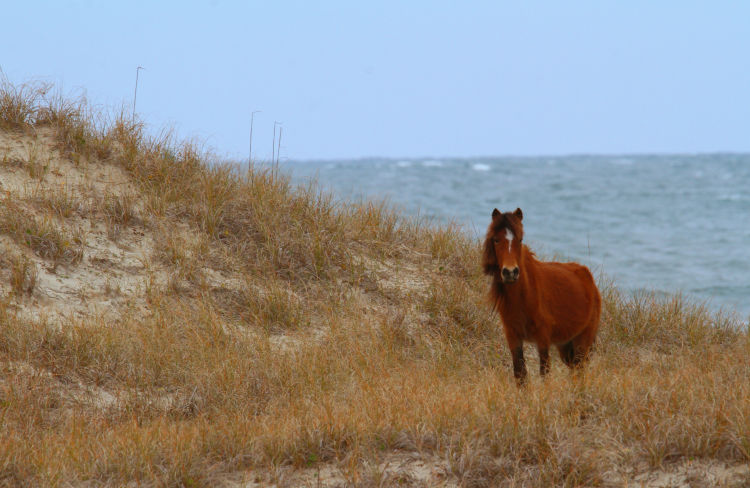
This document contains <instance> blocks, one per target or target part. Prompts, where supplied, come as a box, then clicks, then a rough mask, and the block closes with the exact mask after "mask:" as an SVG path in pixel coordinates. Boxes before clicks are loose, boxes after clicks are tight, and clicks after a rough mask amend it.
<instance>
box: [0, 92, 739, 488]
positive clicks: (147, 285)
mask: <svg viewBox="0 0 750 488" xmlns="http://www.w3.org/2000/svg"><path fill="white" fill-rule="evenodd" d="M149 134H150V133H149V132H148V131H146V130H145V128H144V126H143V124H142V123H141V122H140V121H138V120H132V119H131V118H130V116H129V114H128V113H127V111H122V112H113V113H106V111H103V110H100V111H97V110H95V109H93V108H92V106H91V105H90V104H88V102H86V101H85V100H84V99H82V98H66V97H65V96H63V95H61V94H60V93H58V92H56V91H55V90H54V89H52V88H50V87H48V86H45V85H42V84H34V83H31V84H26V85H21V86H15V85H12V84H10V83H8V82H7V81H5V82H3V84H2V87H1V88H0V433H1V435H2V442H0V485H3V486H29V485H38V486H70V485H75V486H77V485H85V486H100V485H103V486H110V485H111V486H122V485H127V484H132V485H133V486H188V487H191V486H216V485H219V486H265V485H271V484H273V485H276V486H675V485H676V486H679V485H681V484H684V485H685V486H747V485H748V484H750V468H748V466H749V465H750V331H749V330H748V327H747V325H746V324H745V323H743V322H742V321H741V320H740V319H739V318H737V317H735V316H733V315H732V314H731V313H727V314H723V313H715V312H712V311H710V309H708V308H707V307H706V306H704V305H701V304H695V303H691V302H689V301H687V300H684V299H683V298H682V297H680V296H679V295H677V296H674V297H663V296H660V295H657V294H653V293H638V294H628V293H624V292H622V291H619V290H618V289H617V287H616V285H615V284H613V283H610V282H608V281H607V280H606V279H605V278H602V277H600V278H599V279H598V284H599V287H600V289H601V291H602V297H603V300H604V303H603V314H602V325H601V328H600V333H599V337H598V339H597V344H596V348H595V352H594V354H593V356H592V359H591V361H590V363H589V364H588V365H587V367H586V369H585V370H583V371H580V372H576V373H571V372H570V371H569V370H568V369H567V368H566V367H565V366H564V365H563V364H562V362H561V361H560V359H559V358H558V357H557V356H556V355H555V356H554V357H553V361H552V371H551V373H550V374H549V375H548V376H547V377H546V378H545V379H541V378H540V377H539V375H538V372H537V369H536V368H535V366H534V364H533V361H534V360H535V359H534V358H535V357H536V354H535V352H534V351H531V350H528V351H527V357H528V358H529V359H530V363H532V364H530V365H529V371H530V373H531V374H530V378H529V382H528V385H527V386H526V387H524V388H523V389H519V388H517V387H516V384H515V382H514V380H513V377H512V373H511V365H510V355H509V354H508V351H507V348H506V345H505V339H504V336H503V332H502V327H501V324H500V321H499V317H498V316H497V315H496V314H494V313H493V312H492V311H491V310H490V307H489V306H488V304H487V301H486V295H487V288H488V279H487V277H485V276H484V275H483V274H482V270H481V267H480V261H479V260H480V258H479V256H480V243H479V242H477V241H476V240H474V239H473V238H470V237H468V236H467V235H465V234H464V233H462V232H461V231H460V229H458V228H455V227H451V226H440V225H434V224H433V223H430V222H426V221H424V220H419V219H414V218H409V217H406V216H404V215H401V214H400V213H399V212H398V211H397V210H395V209H393V208H391V207H390V206H389V205H387V204H385V203H382V202H377V201H363V202H358V203H357V202H355V203H348V202H340V201H337V200H336V199H335V198H334V197H333V196H332V195H330V194H327V193H325V192H321V191H319V190H318V189H317V188H316V187H315V186H314V185H309V186H303V187H296V186H293V185H292V184H291V183H290V179H289V177H288V176H287V175H285V174H283V173H282V172H280V171H279V170H278V168H276V167H273V166H265V165H256V166H254V167H251V168H249V169H248V168H247V167H239V166H237V165H232V164H229V163H222V162H221V161H219V160H218V158H216V157H215V156H213V155H212V154H211V153H210V152H208V151H204V150H203V149H202V148H201V147H200V145H196V144H194V143H191V142H183V141H177V140H175V139H174V138H173V137H172V136H171V135H170V133H169V132H164V133H162V134H159V135H156V136H153V135H149ZM490 210H491V209H489V210H488V215H489V211H490ZM529 217H531V218H533V216H528V217H527V218H529ZM527 240H529V241H531V242H533V236H527ZM659 483H662V484H659Z"/></svg>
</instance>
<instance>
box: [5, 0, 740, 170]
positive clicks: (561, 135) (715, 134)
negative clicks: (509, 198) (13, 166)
mask: <svg viewBox="0 0 750 488" xmlns="http://www.w3.org/2000/svg"><path fill="white" fill-rule="evenodd" d="M2 16H3V19H4V20H3V22H2V28H1V29H0V68H1V69H2V71H3V72H4V73H5V76H6V77H8V78H9V79H10V81H11V82H13V83H16V84H17V83H20V82H23V81H28V80H30V79H41V80H44V81H49V82H53V83H55V85H57V86H58V87H59V88H62V89H63V90H64V91H65V92H66V93H76V92H77V91H80V90H85V93H86V94H87V96H88V98H89V100H90V101H91V102H93V103H96V104H99V105H103V106H120V105H122V104H125V105H129V106H132V102H133V88H134V82H135V69H136V67H137V66H139V65H140V66H144V67H145V68H146V70H145V71H142V72H141V75H140V83H139V91H138V105H137V109H138V113H139V114H140V116H141V117H142V118H143V120H145V121H146V122H147V123H148V124H149V125H150V126H151V127H152V128H154V129H158V128H161V127H163V126H165V125H174V126H175V127H176V129H177V131H178V133H179V134H180V135H181V136H183V137H187V136H196V137H198V138H199V139H201V140H203V141H205V142H206V144H207V145H208V146H210V147H213V148H215V150H216V151H217V152H218V153H219V154H221V155H228V156H231V157H236V158H247V153H248V140H249V137H248V136H249V128H250V112H251V111H253V110H262V113H259V114H256V117H255V131H254V138H253V149H254V150H253V152H254V156H255V157H256V158H258V159H263V158H270V153H271V141H272V136H273V135H272V127H273V123H274V121H280V122H282V123H283V130H284V135H283V140H282V150H281V153H282V157H283V158H290V159H299V158H343V157H361V156H390V157H420V156H425V157H427V156H433V157H440V156H476V155H485V156H492V155H533V154H567V153H642V152H707V151H750V2H740V1H711V2H708V1H700V2H691V1H684V0H679V1H677V0H674V1H666V0H664V1H658V2H655V1H651V0H649V1H634V0H629V1H606V0H596V1H586V2H584V1H569V2H560V1H547V2H542V1H513V2H500V1H498V2H459V1H412V2H407V1H372V2H359V1H341V2H334V1H328V2H326V1H300V2H291V1H255V2H239V1H237V2H229V1H219V0H214V1H210V2H208V1H206V2H189V1H187V2H186V1H179V2H177V1H158V2H157V1H148V2H140V1H135V2H131V1H129V2H104V1H101V2H95V1H67V2H66V1H56V2H51V1H50V2H38V1H36V2H35V1H15V2H5V3H4V5H3V6H2Z"/></svg>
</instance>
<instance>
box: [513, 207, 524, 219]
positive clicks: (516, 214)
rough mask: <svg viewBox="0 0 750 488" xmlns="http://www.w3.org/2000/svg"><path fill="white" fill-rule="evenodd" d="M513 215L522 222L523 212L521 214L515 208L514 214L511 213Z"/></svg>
mask: <svg viewBox="0 0 750 488" xmlns="http://www.w3.org/2000/svg"><path fill="white" fill-rule="evenodd" d="M513 215H515V216H516V218H517V219H518V220H519V221H521V220H523V212H521V209H520V208H517V209H516V211H515V212H513Z"/></svg>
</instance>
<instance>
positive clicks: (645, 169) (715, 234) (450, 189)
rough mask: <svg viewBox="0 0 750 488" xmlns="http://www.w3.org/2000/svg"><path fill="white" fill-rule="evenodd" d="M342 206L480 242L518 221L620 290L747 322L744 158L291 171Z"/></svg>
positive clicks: (400, 164)
mask: <svg viewBox="0 0 750 488" xmlns="http://www.w3.org/2000/svg"><path fill="white" fill-rule="evenodd" d="M282 166H283V168H284V169H286V170H288V171H290V172H291V174H292V178H293V181H295V182H299V183H301V182H306V181H309V180H310V179H315V180H317V182H318V183H319V184H320V185H321V186H322V187H323V188H324V189H327V190H331V191H333V192H334V194H335V195H337V197H338V198H341V199H359V198H387V199H388V200H389V201H390V202H391V203H392V204H394V205H396V206H397V207H400V208H401V209H403V210H404V211H405V212H407V213H409V214H413V215H416V214H419V215H422V216H427V217H431V218H434V219H435V220H437V221H438V222H455V223H457V224H459V225H461V226H462V228H463V229H464V230H465V231H466V232H467V233H469V234H470V235H472V236H477V237H478V238H479V237H480V236H482V235H483V234H484V233H485V231H486V229H487V225H488V224H489V222H490V215H491V213H492V209H493V208H495V207H497V208H498V209H499V210H501V211H509V210H515V208H516V207H520V208H521V209H522V210H523V212H524V232H525V239H524V240H525V242H526V243H527V244H528V245H529V246H530V247H531V248H532V249H533V250H534V251H536V252H537V254H538V255H540V256H542V257H545V258H555V259H559V260H575V261H579V262H582V263H584V264H586V265H588V266H589V267H591V268H592V270H593V271H594V272H595V274H596V273H597V272H601V273H603V274H604V275H606V276H608V277H610V278H612V279H614V280H615V282H616V284H617V285H618V286H619V287H620V288H623V289H626V290H642V289H646V290H655V291H657V292H663V293H670V294H671V293H683V294H684V295H686V296H688V297H691V298H692V299H694V300H695V301H698V302H705V303H707V304H708V306H709V307H711V308H712V309H723V310H725V311H727V312H734V311H736V312H737V313H738V314H739V315H740V317H741V318H745V319H746V318H748V317H749V316H750V154H706V155H639V156H563V157H501V158H475V159H470V158H466V159H403V160H399V159H361V160H353V161H343V160H339V161H290V162H286V163H284V164H283V165H282Z"/></svg>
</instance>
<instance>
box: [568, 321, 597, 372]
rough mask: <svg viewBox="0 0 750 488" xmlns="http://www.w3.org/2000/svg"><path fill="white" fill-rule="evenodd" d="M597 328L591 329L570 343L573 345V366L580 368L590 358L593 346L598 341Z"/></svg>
mask: <svg viewBox="0 0 750 488" xmlns="http://www.w3.org/2000/svg"><path fill="white" fill-rule="evenodd" d="M596 330H597V327H589V328H588V329H586V330H584V331H583V332H581V333H580V334H579V335H577V336H576V337H574V338H573V340H572V341H570V342H571V343H572V344H573V361H572V362H573V364H572V365H573V366H578V365H580V364H581V363H583V362H585V361H586V360H588V358H589V352H590V351H591V346H592V345H593V344H594V340H595V339H596Z"/></svg>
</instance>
